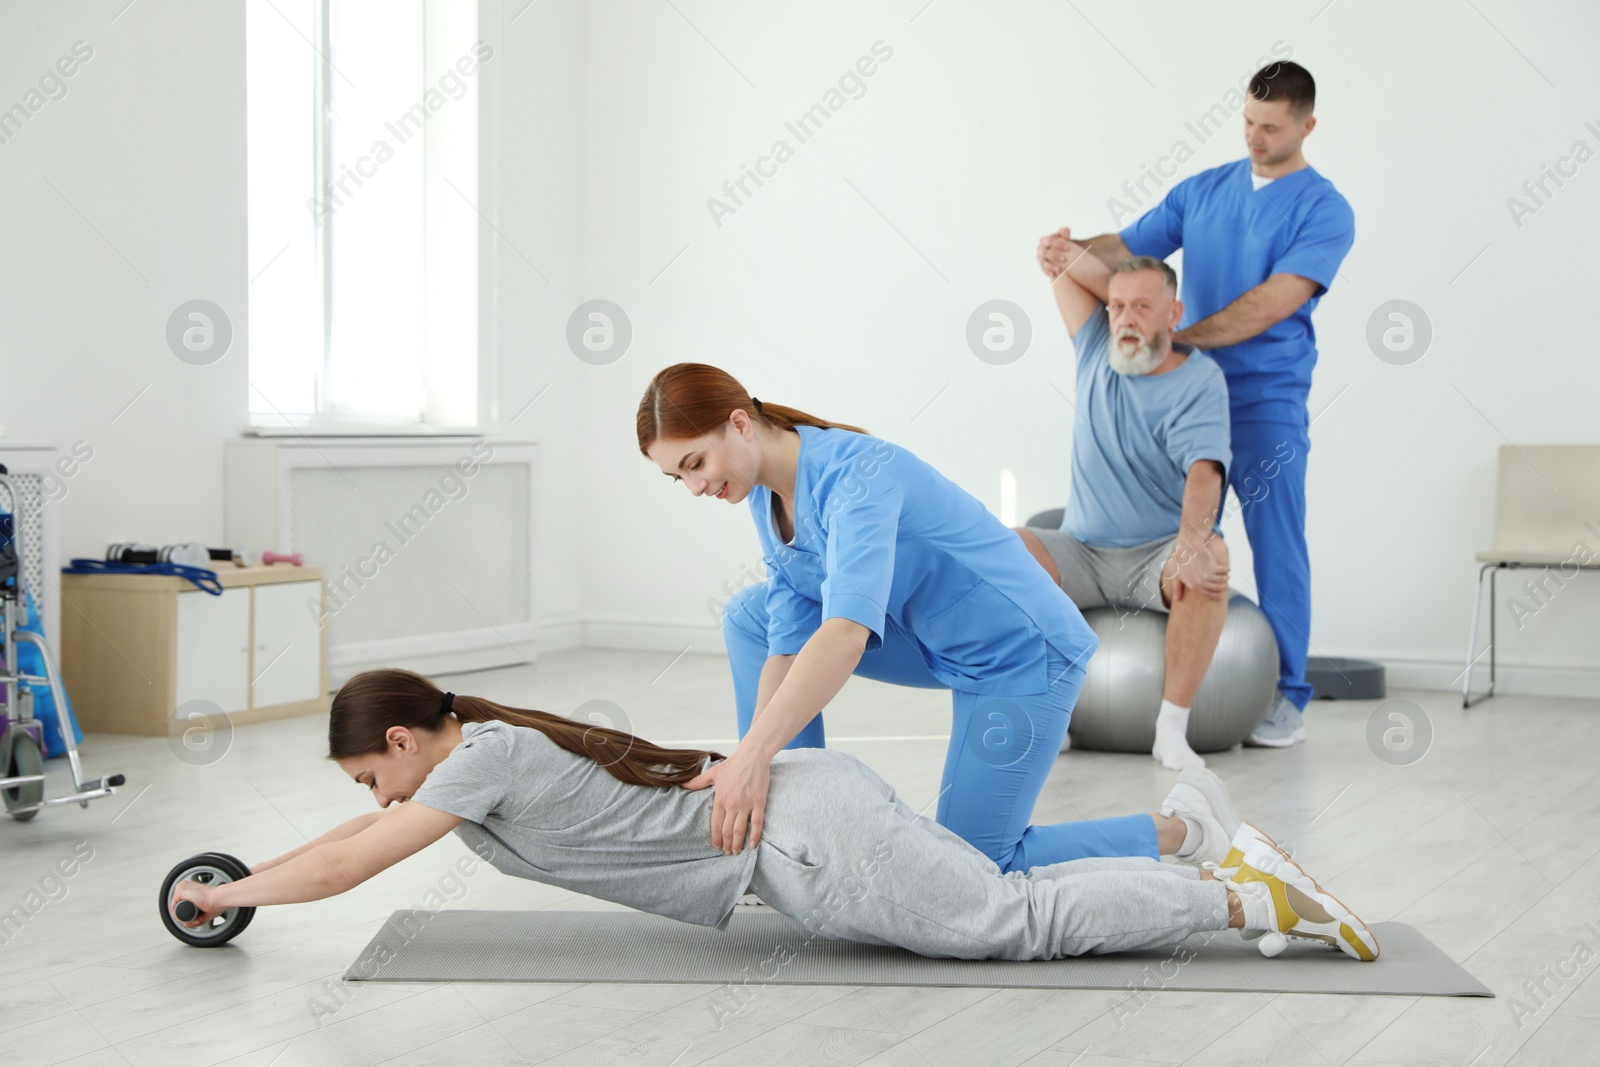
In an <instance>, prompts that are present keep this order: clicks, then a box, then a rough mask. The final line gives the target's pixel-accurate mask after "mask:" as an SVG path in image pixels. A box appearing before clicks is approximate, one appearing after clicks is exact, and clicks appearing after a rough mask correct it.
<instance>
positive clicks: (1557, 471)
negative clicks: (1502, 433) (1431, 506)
mask: <svg viewBox="0 0 1600 1067" xmlns="http://www.w3.org/2000/svg"><path fill="white" fill-rule="evenodd" d="M1478 561H1479V563H1480V564H1482V566H1480V567H1479V569H1478V583H1477V587H1476V589H1475V590H1474V595H1473V601H1472V633H1471V636H1470V637H1468V639H1467V669H1466V671H1465V672H1464V675H1463V681H1462V683H1461V706H1462V707H1464V708H1470V707H1472V705H1474V704H1476V703H1478V702H1479V701H1481V700H1484V699H1487V698H1488V697H1491V696H1493V695H1494V659H1495V655H1494V641H1495V638H1494V617H1495V578H1496V577H1497V576H1498V575H1499V573H1500V572H1501V571H1502V570H1507V569H1509V570H1518V569H1521V568H1524V567H1539V568H1541V569H1542V570H1543V571H1545V572H1546V573H1548V572H1549V569H1550V568H1551V567H1556V568H1558V570H1557V573H1556V575H1555V576H1554V581H1555V582H1556V586H1555V588H1557V589H1559V588H1561V587H1562V586H1565V585H1566V583H1567V582H1569V581H1571V580H1572V579H1573V578H1575V577H1577V572H1578V571H1580V570H1600V445H1501V446H1500V458H1499V470H1498V473H1497V475H1496V480H1495V492H1494V548H1493V549H1491V550H1490V551H1488V552H1479V553H1478ZM1485 574H1487V575H1488V576H1489V646H1488V648H1486V649H1485V650H1484V651H1486V652H1488V653H1489V688H1488V689H1485V690H1484V691H1483V692H1482V693H1476V694H1474V693H1473V692H1472V667H1473V664H1474V663H1475V662H1476V660H1477V658H1478V657H1479V656H1481V655H1482V654H1483V653H1482V652H1480V651H1478V615H1479V613H1480V611H1481V609H1482V606H1483V576H1484V575H1485ZM1550 580H1551V579H1550V578H1546V582H1547V583H1548V582H1549V581H1550ZM1544 588H1545V589H1546V590H1548V589H1549V586H1548V585H1545V586H1544Z"/></svg>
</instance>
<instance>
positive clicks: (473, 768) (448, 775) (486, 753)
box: [411, 723, 511, 823]
mask: <svg viewBox="0 0 1600 1067" xmlns="http://www.w3.org/2000/svg"><path fill="white" fill-rule="evenodd" d="M468 725H474V724H468ZM510 774H511V739H510V737H509V736H508V734H507V732H506V729H505V724H503V723H484V724H482V727H481V728H480V729H477V730H473V731H471V733H470V734H469V733H468V732H467V731H465V730H463V732H462V740H461V743H460V744H458V745H456V747H455V748H453V749H451V750H450V754H449V755H448V756H446V757H445V758H444V759H442V760H440V761H439V765H438V766H436V767H434V769H433V771H432V772H431V773H430V774H429V775H428V777H427V778H425V779H423V782H422V785H421V786H420V787H419V788H418V789H417V791H416V792H415V793H413V794H411V800H412V802H413V803H417V804H421V805H423V806H424V807H429V808H433V809H435V810H437V811H443V812H446V813H448V814H450V815H455V816H458V817H460V818H462V819H466V820H467V821H468V822H475V823H481V822H483V820H484V819H485V818H487V817H488V816H489V815H490V814H492V813H493V812H494V811H495V810H496V809H497V808H499V807H500V805H501V804H502V803H503V802H504V801H505V798H506V795H507V793H509V792H510V790H509V784H510V783H509V777H510Z"/></svg>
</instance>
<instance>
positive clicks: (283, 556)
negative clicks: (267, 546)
mask: <svg viewBox="0 0 1600 1067" xmlns="http://www.w3.org/2000/svg"><path fill="white" fill-rule="evenodd" d="M261 562H262V563H267V564H272V563H293V564H294V565H295V566H296V567H298V566H300V564H301V563H302V560H301V558H300V553H298V552H263V553H261Z"/></svg>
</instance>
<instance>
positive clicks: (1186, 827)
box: [1162, 812, 1203, 860]
mask: <svg viewBox="0 0 1600 1067" xmlns="http://www.w3.org/2000/svg"><path fill="white" fill-rule="evenodd" d="M1162 814H1166V813H1165V812H1163V813H1162ZM1173 814H1174V815H1177V812H1173ZM1178 818H1180V819H1182V820H1183V844H1181V845H1179V846H1178V851H1177V852H1175V853H1173V855H1174V857H1176V858H1177V859H1180V860H1186V859H1188V858H1190V857H1191V856H1193V855H1194V851H1195V849H1197V848H1199V847H1200V844H1201V842H1202V840H1203V838H1202V837H1201V834H1200V824H1199V823H1197V822H1195V821H1194V820H1193V819H1191V818H1189V816H1187V815H1178Z"/></svg>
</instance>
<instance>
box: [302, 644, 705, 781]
mask: <svg viewBox="0 0 1600 1067" xmlns="http://www.w3.org/2000/svg"><path fill="white" fill-rule="evenodd" d="M443 699H444V691H443V690H441V689H439V688H438V687H436V686H435V685H434V684H433V683H432V682H430V681H428V680H427V679H426V678H424V677H422V676H421V675H420V674H413V673H412V672H411V671H402V670H395V669H386V670H376V671H363V672H362V673H360V674H358V675H356V676H355V677H354V678H352V679H350V680H349V681H348V682H346V683H345V684H344V685H343V686H342V687H341V688H340V689H339V692H338V693H336V694H335V695H334V698H333V707H332V709H331V711H330V712H329V715H328V758H329V759H331V760H342V759H351V758H353V757H356V756H367V755H373V754H375V753H379V752H382V751H383V750H384V748H385V746H386V744H387V742H386V741H385V735H386V734H387V733H388V732H389V728H390V727H391V726H404V727H405V728H406V729H408V730H412V731H417V730H421V731H425V732H427V733H430V734H431V733H437V732H438V731H439V729H440V728H441V726H442V725H443V719H444V716H443V715H441V714H440V713H439V706H440V704H441V703H442V701H443ZM450 711H451V712H454V714H455V717H456V718H457V719H458V720H460V721H461V722H494V721H499V722H506V723H510V724H511V725H513V726H528V727H531V728H533V729H535V730H538V731H539V732H540V733H542V734H544V735H545V736H546V737H548V738H549V739H550V740H551V741H553V742H555V744H556V745H558V746H560V747H561V748H564V749H566V750H567V751H568V752H571V753H572V754H573V755H576V756H586V757H588V758H589V759H592V760H594V761H595V762H596V763H598V764H599V765H600V766H601V767H602V768H604V769H605V771H606V773H607V774H609V775H611V777H613V778H615V779H616V780H617V781H619V782H626V783H628V784H629V785H658V786H669V785H682V784H683V783H684V782H687V781H689V780H690V779H692V778H694V777H696V776H697V775H699V773H700V765H701V764H702V763H703V762H704V761H705V759H706V757H707V756H709V757H711V758H712V759H713V760H721V759H723V758H724V757H723V755H722V754H721V753H719V752H711V751H707V750H704V749H690V748H661V747H660V746H658V745H652V744H651V743H650V742H648V741H646V740H644V739H642V738H638V737H635V736H633V735H632V734H630V733H625V732H623V731H622V730H613V729H611V728H609V727H605V726H590V725H587V724H585V723H581V722H575V721H573V720H572V719H567V718H563V717H562V716H560V715H552V714H550V713H549V712H547V711H529V710H526V709H522V708H508V707H506V706H505V705H503V704H497V703H495V702H494V701H492V700H486V699H484V698H483V697H474V696H465V695H463V694H459V693H458V694H457V695H456V696H455V698H454V699H453V700H452V701H451V703H450Z"/></svg>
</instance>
